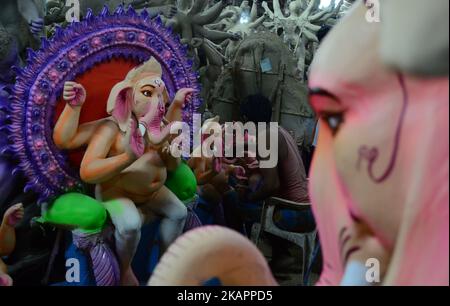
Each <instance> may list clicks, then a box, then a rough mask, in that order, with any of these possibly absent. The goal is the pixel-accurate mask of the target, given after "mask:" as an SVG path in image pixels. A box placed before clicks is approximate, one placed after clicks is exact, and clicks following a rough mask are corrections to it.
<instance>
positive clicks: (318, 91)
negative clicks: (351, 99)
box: [309, 87, 341, 103]
mask: <svg viewBox="0 0 450 306" xmlns="http://www.w3.org/2000/svg"><path fill="white" fill-rule="evenodd" d="M309 96H310V97H314V96H321V97H327V98H330V99H333V100H335V101H336V102H338V103H340V102H341V101H340V100H339V98H338V97H336V96H335V95H333V94H332V93H331V92H329V91H327V90H325V89H323V88H319V87H315V88H309Z"/></svg>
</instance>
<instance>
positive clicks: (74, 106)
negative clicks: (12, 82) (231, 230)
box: [51, 58, 193, 284]
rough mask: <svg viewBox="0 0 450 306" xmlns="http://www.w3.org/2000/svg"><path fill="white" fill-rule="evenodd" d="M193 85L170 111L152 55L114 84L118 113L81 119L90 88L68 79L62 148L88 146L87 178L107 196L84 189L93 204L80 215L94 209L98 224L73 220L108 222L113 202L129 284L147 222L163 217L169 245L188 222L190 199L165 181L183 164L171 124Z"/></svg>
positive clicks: (112, 107)
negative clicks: (173, 150) (174, 152)
mask: <svg viewBox="0 0 450 306" xmlns="http://www.w3.org/2000/svg"><path fill="white" fill-rule="evenodd" d="M192 92H193V90H192V89H187V88H183V89H180V90H179V91H178V92H177V94H176V95H175V98H174V100H173V102H172V103H171V104H170V107H169V108H168V110H167V113H166V108H165V105H166V104H167V103H168V102H169V101H168V99H169V96H168V94H167V89H166V87H165V84H164V82H163V80H162V69H161V66H160V64H159V63H158V62H157V61H156V60H155V59H154V58H151V59H150V60H148V61H147V62H145V63H144V64H142V65H141V66H139V67H137V68H134V69H133V70H131V71H130V72H129V73H128V75H127V76H126V78H125V80H123V81H122V82H120V83H118V84H116V85H115V86H114V87H113V88H112V90H111V92H110V96H109V99H108V103H107V112H108V114H110V115H111V116H110V117H108V118H104V119H101V120H98V121H95V122H88V123H85V124H81V125H80V124H79V118H80V113H81V110H82V106H83V103H84V101H85V99H86V91H85V89H84V88H83V86H82V85H81V84H77V83H74V82H67V83H66V84H65V87H64V100H65V101H66V102H67V104H66V106H65V108H64V110H63V112H62V114H61V116H60V117H59V119H58V121H57V123H56V126H55V129H54V133H53V138H54V142H55V144H56V146H57V147H58V148H59V149H75V148H79V147H83V146H86V147H87V148H86V152H85V154H84V157H83V160H82V162H81V166H80V176H81V179H82V180H83V181H84V182H86V183H89V184H95V185H96V200H98V201H99V202H97V201H93V199H90V200H89V201H86V196H84V195H78V196H79V198H80V201H79V202H83V201H84V202H88V203H89V204H86V205H79V206H80V207H85V208H86V211H85V212H82V211H81V212H80V211H78V212H79V214H80V216H90V217H89V219H91V220H92V224H90V223H89V222H86V218H83V219H82V218H80V219H79V221H80V222H79V224H73V223H77V222H76V221H73V219H72V225H73V228H76V229H80V228H81V229H86V230H92V229H93V228H95V227H96V226H98V224H103V223H104V222H99V221H98V220H96V218H95V214H94V213H93V212H97V215H98V216H99V219H103V220H104V218H105V213H104V210H105V209H106V211H107V212H108V213H109V216H110V218H111V221H112V223H113V224H114V226H115V233H114V236H115V240H116V243H115V245H116V252H117V255H118V257H119V264H120V272H121V283H122V284H137V280H136V278H135V276H134V274H133V271H132V269H131V267H130V263H131V260H132V258H133V256H134V254H135V251H136V248H137V245H138V243H139V239H140V229H141V226H142V224H143V222H145V221H146V220H149V219H150V218H151V217H152V216H153V215H158V216H160V217H162V221H161V229H160V236H161V244H162V246H161V249H162V251H164V250H166V249H167V247H168V246H169V245H170V244H171V243H172V242H173V241H174V240H175V239H176V238H177V237H178V236H179V235H180V234H181V232H182V230H183V226H184V222H185V218H186V213H187V212H186V207H185V206H184V205H183V203H182V202H181V201H180V200H179V199H178V198H177V197H176V196H175V195H174V194H173V193H172V192H171V191H170V190H169V189H168V188H167V187H166V186H164V183H165V181H166V177H167V171H172V170H175V169H176V167H177V166H178V164H179V160H178V159H176V158H174V157H172V156H171V155H170V154H169V151H170V150H168V147H169V143H168V140H169V137H170V129H171V127H172V126H173V125H174V124H177V122H179V121H181V115H182V109H183V106H184V103H185V101H186V98H187V97H189V96H190V94H191V93H192ZM73 196H74V194H70V197H68V198H67V200H69V199H71V202H72V204H73ZM75 196H77V195H76V194H75ZM58 205H59V206H60V207H61V206H64V205H69V204H68V203H65V202H64V196H63V197H61V198H60V199H59V200H58V201H56V202H55V203H54V204H53V206H52V207H51V209H52V210H53V211H54V212H55V211H56V212H58ZM100 207H101V208H103V209H100ZM59 211H60V212H61V211H62V210H59ZM53 216H55V214H53ZM60 217H61V218H60V219H59V220H53V223H60V224H61V225H64V223H66V224H67V223H68V222H67V218H66V217H68V216H64V214H63V213H62V214H61V215H60ZM71 218H73V216H72V217H71ZM69 223H70V222H69ZM81 223H82V224H81ZM94 224H95V225H94Z"/></svg>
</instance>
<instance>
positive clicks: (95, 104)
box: [53, 58, 138, 168]
mask: <svg viewBox="0 0 450 306" xmlns="http://www.w3.org/2000/svg"><path fill="white" fill-rule="evenodd" d="M137 65H138V62H136V61H133V60H129V59H123V58H120V59H112V60H110V61H108V62H104V63H101V64H98V65H96V66H95V67H93V68H91V69H90V70H88V71H86V72H85V73H84V74H82V75H80V76H79V77H77V78H76V79H75V80H74V81H75V82H77V83H80V84H81V85H83V86H84V88H85V89H86V92H87V98H86V102H85V103H84V105H83V109H82V111H81V116H80V124H82V123H86V122H90V121H95V120H98V119H101V118H105V117H107V116H108V114H107V113H106V102H107V101H108V97H109V92H110V91H111V89H112V87H113V86H114V85H116V84H117V83H119V82H121V81H122V80H123V79H124V78H125V76H126V75H127V73H128V72H129V71H130V70H131V69H132V68H134V67H136V66H137ZM65 104H66V102H65V101H64V100H63V98H62V97H61V98H60V99H59V100H58V103H57V105H56V109H55V117H54V119H53V120H54V122H53V123H54V124H56V121H57V120H58V118H59V116H60V114H61V113H62V111H63V109H64V106H65ZM84 152H85V148H81V149H79V150H72V151H70V152H69V161H70V164H71V165H72V166H73V167H75V168H79V167H80V164H81V160H82V159H83V155H84Z"/></svg>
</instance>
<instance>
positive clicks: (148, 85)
mask: <svg viewBox="0 0 450 306" xmlns="http://www.w3.org/2000/svg"><path fill="white" fill-rule="evenodd" d="M146 87H151V88H152V89H155V88H156V87H155V86H153V85H150V84H146V85H144V86H142V87H141V89H144V88H146Z"/></svg>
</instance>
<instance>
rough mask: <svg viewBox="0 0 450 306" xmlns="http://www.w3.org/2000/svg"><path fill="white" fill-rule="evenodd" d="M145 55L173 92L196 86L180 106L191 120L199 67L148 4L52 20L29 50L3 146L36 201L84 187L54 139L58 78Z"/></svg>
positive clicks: (196, 100) (142, 58) (195, 105)
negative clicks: (50, 32) (60, 23)
mask: <svg viewBox="0 0 450 306" xmlns="http://www.w3.org/2000/svg"><path fill="white" fill-rule="evenodd" d="M151 56H153V57H155V58H156V59H157V60H158V61H159V62H160V63H161V65H162V66H163V74H164V77H163V78H164V81H165V83H166V86H167V88H168V91H169V95H170V96H171V98H173V96H174V94H175V93H176V91H177V90H178V89H180V88H183V87H190V88H194V89H196V92H197V93H196V94H195V95H194V97H193V98H192V100H191V103H188V104H187V105H186V107H185V109H184V113H183V120H184V121H185V122H188V123H189V124H192V115H193V113H194V111H195V110H196V109H197V108H198V106H199V105H200V104H201V100H200V98H199V94H198V93H199V92H200V85H199V83H198V74H197V73H195V72H193V71H192V61H191V60H188V58H187V49H186V47H185V46H183V45H182V44H181V42H180V39H179V37H178V36H176V35H175V34H173V33H172V31H171V29H168V28H166V27H164V26H163V24H162V23H161V20H160V19H159V18H156V19H150V17H149V16H148V13H147V12H146V11H143V12H142V13H141V14H138V13H136V12H135V11H134V10H133V9H132V8H129V9H128V10H124V9H123V7H119V8H118V9H117V10H116V11H115V12H114V13H112V14H110V13H109V11H108V9H107V7H105V8H104V9H103V11H102V13H101V14H100V15H99V16H93V15H92V13H91V12H89V13H88V14H87V16H86V19H85V20H83V21H81V22H76V23H72V24H71V25H70V26H68V27H67V28H65V29H62V28H57V29H56V33H55V35H54V37H53V38H52V39H50V40H45V39H43V40H42V44H41V48H40V49H39V50H38V51H36V52H34V51H32V50H30V51H29V52H28V59H27V65H26V67H25V68H24V69H18V71H17V75H18V77H17V82H16V84H15V86H14V90H13V94H12V99H11V105H10V107H9V112H10V116H9V120H10V122H8V123H7V124H6V125H7V126H6V127H7V130H8V131H9V133H8V134H9V148H8V149H9V151H11V152H12V154H13V155H15V156H16V157H17V158H18V160H19V169H18V170H21V171H23V172H24V174H25V175H26V177H27V178H28V184H27V185H26V187H25V190H26V191H28V190H33V191H35V192H37V193H38V194H39V195H40V200H39V202H40V203H42V202H45V201H48V200H50V199H51V198H53V197H55V196H58V195H60V194H61V193H64V192H67V191H69V190H79V191H80V190H83V184H82V182H81V180H80V179H79V176H78V173H76V172H75V171H74V169H72V168H71V167H70V165H69V164H68V162H67V158H66V156H65V155H64V153H63V152H61V151H60V150H58V149H57V148H56V147H55V145H54V143H53V140H52V129H53V124H52V122H53V120H52V119H53V116H54V111H55V105H56V103H57V101H58V98H59V97H60V95H61V93H62V90H63V87H64V82H66V81H68V80H73V79H75V77H76V76H79V75H81V74H83V72H85V71H87V70H88V69H90V68H92V67H94V66H95V65H96V64H98V63H101V62H104V61H106V60H108V59H111V58H112V57H123V58H131V59H134V60H137V61H139V62H144V61H145V60H147V59H149V58H150V57H151ZM191 130H192V129H191Z"/></svg>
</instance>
